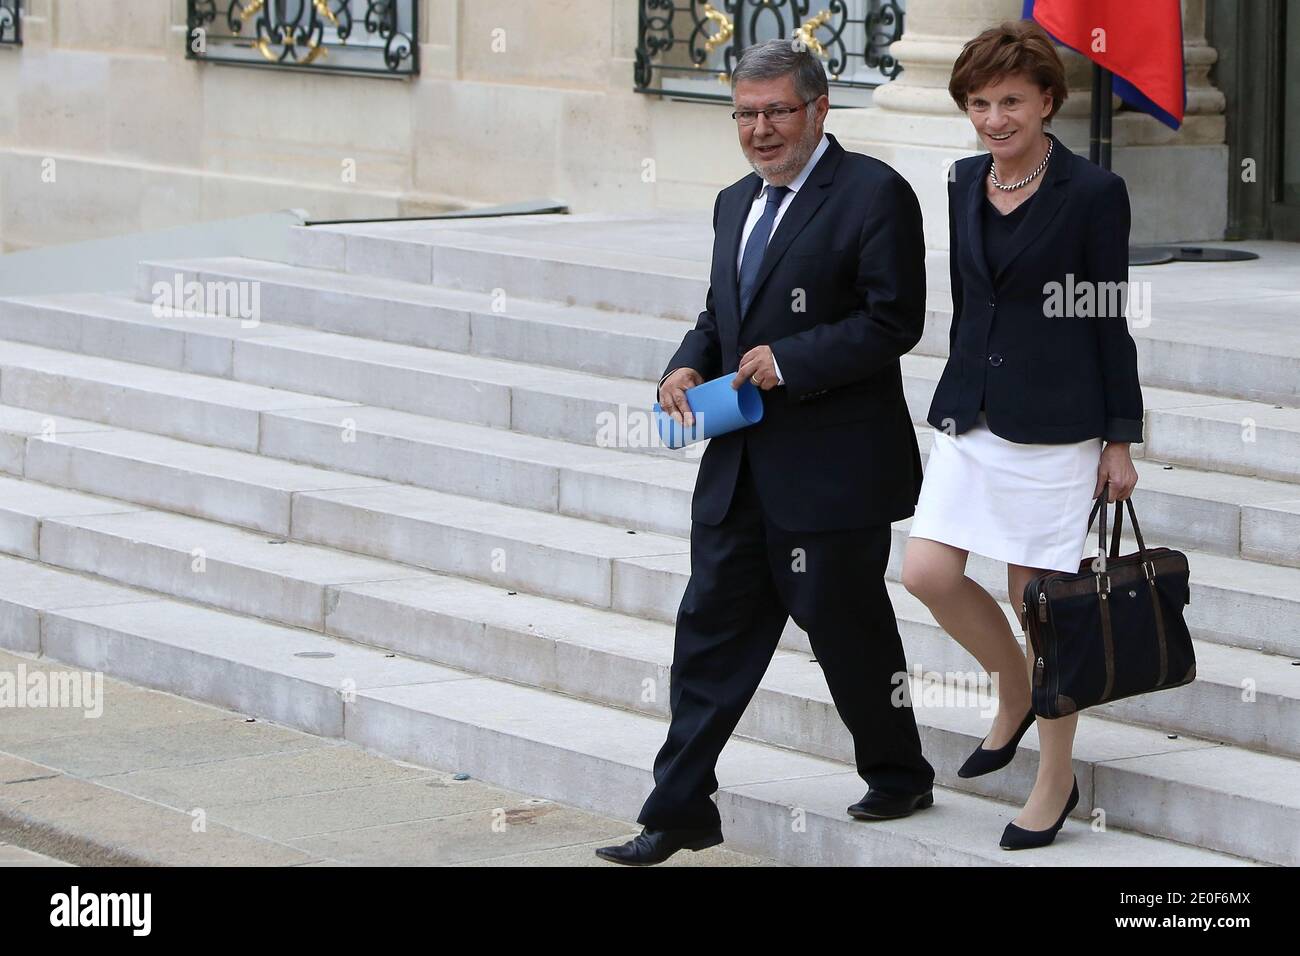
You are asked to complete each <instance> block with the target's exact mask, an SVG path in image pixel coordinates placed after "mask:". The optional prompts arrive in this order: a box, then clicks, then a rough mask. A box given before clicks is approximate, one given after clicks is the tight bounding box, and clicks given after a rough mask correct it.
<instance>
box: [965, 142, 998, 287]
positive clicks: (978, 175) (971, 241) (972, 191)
mask: <svg viewBox="0 0 1300 956" xmlns="http://www.w3.org/2000/svg"><path fill="white" fill-rule="evenodd" d="M992 166H993V157H992V156H985V157H984V161H983V162H982V163H980V164H979V166H978V167H977V168H976V170H975V178H974V179H973V180H972V182H971V184H970V186H968V187H967V191H966V244H967V245H968V246H970V254H971V258H972V259H974V260H975V267H976V268H977V269H979V273H980V275H981V276H983V278H984V281H985V282H987V283H988V284H989V286H990V287H992V285H993V277H992V276H991V275H990V274H989V263H988V260H987V259H985V258H984V203H986V202H988V200H987V199H985V198H984V180H986V179H988V175H989V169H990V168H991V167H992Z"/></svg>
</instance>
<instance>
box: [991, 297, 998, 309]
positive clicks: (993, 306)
mask: <svg viewBox="0 0 1300 956" xmlns="http://www.w3.org/2000/svg"><path fill="white" fill-rule="evenodd" d="M997 304H998V300H997V299H989V308H990V309H994V308H997Z"/></svg>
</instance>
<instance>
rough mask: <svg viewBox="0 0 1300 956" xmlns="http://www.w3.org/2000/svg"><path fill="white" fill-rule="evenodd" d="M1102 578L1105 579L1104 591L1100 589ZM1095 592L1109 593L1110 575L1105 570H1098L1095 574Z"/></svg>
mask: <svg viewBox="0 0 1300 956" xmlns="http://www.w3.org/2000/svg"><path fill="white" fill-rule="evenodd" d="M1102 578H1105V579H1106V590H1105V591H1102V589H1101V581H1102ZM1097 593H1098V594H1109V593H1110V575H1109V574H1107V573H1106V572H1105V571H1101V572H1099V573H1098V574H1097Z"/></svg>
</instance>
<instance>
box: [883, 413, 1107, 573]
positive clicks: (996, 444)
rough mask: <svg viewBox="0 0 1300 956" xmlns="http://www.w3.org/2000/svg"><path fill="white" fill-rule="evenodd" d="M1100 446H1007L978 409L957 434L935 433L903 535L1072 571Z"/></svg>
mask: <svg viewBox="0 0 1300 956" xmlns="http://www.w3.org/2000/svg"><path fill="white" fill-rule="evenodd" d="M1101 446H1102V440H1101V439H1100V438H1090V439H1088V440H1087V441H1082V442H1075V443H1068V444H1060V445H1047V444H1029V445H1025V444H1020V443H1018V442H1012V441H1007V440H1006V439H1005V438H999V437H998V436H997V435H995V434H993V433H992V432H991V431H989V429H988V425H987V424H986V420H985V415H984V412H982V411H981V412H980V413H979V417H978V418H977V419H976V422H975V424H974V425H973V426H972V427H971V428H970V429H969V430H968V431H965V432H962V433H961V434H960V435H948V434H945V433H944V432H942V431H939V430H937V429H936V430H935V432H934V446H933V447H932V448H931V450H930V457H929V460H928V461H927V463H926V466H925V475H924V478H923V480H922V483H921V495H920V498H919V499H918V501H917V503H916V514H914V515H913V516H912V527H911V531H910V532H909V534H908V536H909V537H912V538H928V539H930V540H932V541H941V542H943V543H944V544H950V545H952V546H953V547H955V548H961V549H962V550H963V551H973V552H975V553H976V554H982V555H985V556H987V557H990V558H994V559H996V560H998V561H1005V562H1007V563H1008V564H1019V565H1022V566H1023V567H1030V568H1043V569H1051V570H1056V571H1078V570H1079V562H1080V561H1081V560H1082V559H1083V558H1084V556H1085V555H1084V552H1085V539H1086V538H1087V537H1088V513H1089V512H1090V511H1091V510H1092V506H1093V503H1094V502H1095V500H1096V499H1095V498H1094V497H1093V491H1094V490H1095V488H1096V487H1097V464H1098V462H1099V461H1100V459H1101ZM1096 530H1097V529H1096V528H1095V527H1094V528H1093V532H1094V533H1096ZM1094 550H1095V549H1094ZM1087 555H1088V556H1089V557H1090V556H1092V550H1088V551H1087Z"/></svg>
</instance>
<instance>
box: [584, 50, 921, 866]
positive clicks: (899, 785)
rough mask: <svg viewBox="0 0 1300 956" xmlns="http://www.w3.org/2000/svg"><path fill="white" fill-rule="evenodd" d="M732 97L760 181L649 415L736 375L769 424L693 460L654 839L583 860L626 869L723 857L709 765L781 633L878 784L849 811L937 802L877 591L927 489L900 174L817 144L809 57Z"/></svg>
mask: <svg viewBox="0 0 1300 956" xmlns="http://www.w3.org/2000/svg"><path fill="white" fill-rule="evenodd" d="M732 94H733V100H734V103H735V106H736V112H735V114H734V118H735V120H736V123H737V129H738V131H739V135H740V145H741V148H742V150H743V151H744V154H745V157H746V159H748V160H749V162H750V164H751V165H752V166H753V168H754V170H755V173H754V174H751V175H748V176H746V177H745V178H744V179H742V180H740V181H739V182H737V183H735V184H733V185H731V186H729V187H727V188H726V189H724V190H723V191H722V192H721V193H719V195H718V198H717V202H716V203H715V204H714V209H713V227H714V245H713V268H712V273H711V277H710V288H709V293H708V298H707V301H706V305H705V309H704V311H703V312H701V313H700V316H699V320H698V321H697V323H696V325H695V328H694V329H692V330H691V331H689V332H687V333H686V336H685V338H684V339H683V341H682V344H681V347H680V348H679V349H678V350H677V353H676V355H674V356H673V359H672V361H671V362H670V363H669V365H668V369H667V372H666V373H665V375H664V377H663V379H662V380H661V381H660V385H659V396H658V397H659V402H660V404H661V405H662V406H663V407H664V409H666V410H668V411H669V412H670V413H672V414H673V416H674V417H675V418H677V419H678V420H680V421H683V423H684V424H686V425H688V426H689V425H690V424H691V422H692V420H693V419H692V416H691V410H690V406H689V405H688V404H687V402H686V399H685V390H686V389H687V388H689V387H691V386H693V385H697V384H699V383H700V382H702V381H705V380H709V379H713V378H716V377H718V376H721V375H724V374H732V375H734V376H735V377H734V379H733V383H732V384H733V385H734V386H735V387H739V386H740V385H741V383H743V382H744V381H745V380H746V379H749V380H751V381H752V382H753V383H754V384H755V385H756V386H757V387H758V388H759V389H760V390H761V393H760V394H761V395H762V399H763V418H762V420H761V421H760V422H758V423H757V424H755V425H753V426H750V427H748V428H745V429H741V430H740V431H736V432H732V433H730V434H727V435H722V436H719V437H717V438H714V439H712V440H711V441H710V442H709V446H708V448H707V449H706V451H705V453H704V456H703V458H702V460H701V461H700V470H699V477H698V479H697V482H696V487H695V496H694V499H693V502H692V507H691V518H692V527H691V579H690V582H689V583H688V585H687V587H686V593H685V594H684V596H683V597H682V603H681V608H680V610H679V611H678V616H677V631H676V643H675V647H674V654H673V664H672V670H671V689H670V705H671V709H672V721H671V724H670V726H669V729H668V738H667V740H666V742H665V743H664V745H663V748H662V749H661V750H660V752H659V755H658V757H657V758H656V759H655V766H654V777H655V788H654V792H653V793H651V794H650V797H649V798H648V799H647V800H646V802H645V805H644V807H643V808H642V810H641V814H640V817H639V818H638V819H639V822H640V823H642V824H643V825H644V827H645V829H644V830H643V831H642V833H641V834H639V835H638V836H637V837H636V838H634V839H633V840H631V841H629V842H628V843H626V844H623V845H622V846H611V847H603V848H601V849H600V850H597V851H596V852H597V854H598V855H599V856H601V857H603V858H604V859H608V860H612V861H615V862H619V863H627V864H634V865H646V864H652V863H659V862H661V861H663V860H665V859H667V858H668V857H669V856H671V855H672V854H673V853H674V852H676V851H677V850H680V849H684V848H689V849H692V850H698V849H703V848H704V847H707V846H713V845H715V844H717V843H720V842H722V831H721V818H720V816H719V813H718V809H717V807H716V805H715V804H714V802H713V800H711V799H710V796H711V794H712V793H713V792H714V791H715V790H717V788H718V781H717V777H716V775H715V773H714V768H715V765H716V763H717V759H718V755H719V753H720V752H721V750H722V748H723V745H724V744H725V743H726V741H727V739H728V737H729V736H730V735H731V732H732V730H733V729H734V728H735V726H736V724H737V722H738V721H739V720H740V717H741V715H742V714H743V713H744V710H745V707H746V706H747V705H748V703H749V701H750V699H751V698H752V697H753V695H754V692H755V691H756V690H757V688H758V684H759V681H760V680H761V678H762V676H763V674H764V672H765V671H766V669H767V666H768V663H769V662H770V660H771V658H772V654H773V653H774V652H775V650H776V646H777V642H778V640H779V638H780V635H781V632H782V630H783V629H784V627H785V624H786V621H787V619H788V617H793V618H794V619H795V621H796V622H797V623H798V624H799V625H800V626H801V627H802V628H803V629H804V630H805V631H807V632H808V637H809V641H810V643H811V645H812V650H813V653H814V654H815V655H816V658H817V661H818V663H819V664H820V665H821V667H822V671H823V673H824V675H825V677H826V682H827V684H828V686H829V688H830V691H831V695H832V697H833V699H834V701H835V706H836V709H837V710H838V711H839V714H840V716H841V718H842V719H843V720H844V722H845V724H846V725H847V726H848V728H849V730H850V732H851V733H852V736H853V742H854V756H855V760H856V763H857V769H858V773H859V774H860V775H861V776H862V778H863V779H864V780H865V781H866V782H867V783H868V785H869V787H870V789H869V792H868V794H867V795H866V796H865V797H864V798H863V800H862V801H861V802H859V803H857V804H854V805H853V806H852V807H850V808H849V812H850V814H852V815H853V816H855V817H859V818H862V819H890V818H894V817H899V816H905V815H907V814H908V813H911V812H912V811H913V810H915V809H919V808H922V807H926V806H929V805H930V804H931V803H933V797H932V795H931V787H932V784H933V780H934V771H933V769H932V768H931V767H930V765H929V763H927V762H926V760H925V758H924V757H923V756H922V754H921V745H920V739H919V736H918V734H917V729H916V722H915V720H914V718H913V715H912V710H911V706H910V699H906V695H905V694H904V695H903V696H904V698H905V700H906V702H905V705H904V706H896V704H897V700H898V696H899V695H898V694H897V693H896V692H897V690H898V679H899V675H904V674H905V672H906V669H907V665H906V661H905V659H904V656H903V648H902V642H901V640H900V638H899V634H898V626H897V622H896V620H895V618H894V612H893V608H892V606H891V605H890V602H889V597H888V594H887V592H886V590H885V584H884V573H885V566H886V564H887V562H888V560H889V547H890V522H892V521H896V520H899V519H901V518H906V517H908V516H910V515H911V514H912V513H913V510H914V508H915V505H916V500H917V494H918V493H919V490H920V487H921V459H920V454H919V451H918V449H917V444H916V435H915V431H914V429H913V426H912V421H911V416H910V414H909V413H908V409H907V404H906V402H905V401H904V398H903V386H902V374H901V371H900V368H899V361H898V359H899V356H901V355H903V354H904V353H906V352H907V351H908V350H910V349H911V348H912V347H913V346H914V345H915V344H916V343H917V342H918V341H919V340H920V338H921V333H922V330H923V328H924V323H925V244H924V240H923V238H922V231H921V211H920V207H919V205H918V204H917V201H916V196H915V195H914V193H913V192H912V189H911V187H910V186H908V184H907V182H906V181H905V180H904V179H903V178H902V177H901V176H899V175H898V174H897V173H896V172H895V171H894V170H892V169H891V168H889V167H888V166H886V165H885V164H884V163H881V162H878V161H877V160H874V159H871V158H869V157H867V156H862V155H858V154H855V153H849V152H846V151H845V150H844V149H843V147H841V146H840V145H839V143H837V142H836V141H835V138H834V137H832V136H829V135H826V134H824V133H823V129H822V127H823V123H824V120H825V118H826V113H827V110H828V109H829V107H830V101H829V99H828V97H827V85H826V74H825V71H824V70H823V68H822V66H821V64H820V63H819V61H818V60H817V59H816V58H815V57H814V56H812V55H811V54H810V53H808V52H807V51H806V50H802V49H796V48H795V47H794V45H793V44H792V43H791V42H790V41H788V40H773V41H769V42H768V43H764V44H759V45H757V46H753V47H750V48H749V49H748V50H746V51H745V53H744V55H743V56H742V57H741V59H740V61H739V62H738V64H737V65H736V68H735V70H734V71H733V73H732Z"/></svg>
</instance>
